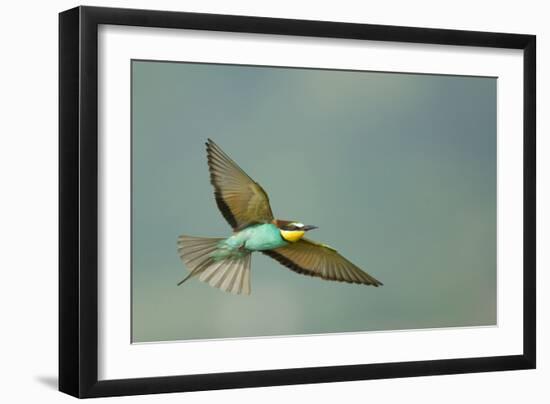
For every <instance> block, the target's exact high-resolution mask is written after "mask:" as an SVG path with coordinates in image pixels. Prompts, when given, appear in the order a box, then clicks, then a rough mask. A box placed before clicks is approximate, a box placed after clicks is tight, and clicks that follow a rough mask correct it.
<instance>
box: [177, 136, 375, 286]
mask: <svg viewBox="0 0 550 404" xmlns="http://www.w3.org/2000/svg"><path fill="white" fill-rule="evenodd" d="M206 154H207V159H208V168H209V170H210V182H211V183H212V185H213V186H214V196H215V198H216V203H217V205H218V208H219V209H220V211H221V213H222V215H223V216H224V217H225V219H226V220H227V221H228V222H229V224H230V225H231V227H232V228H233V235H232V236H230V237H227V238H206V237H191V236H183V235H182V236H179V238H178V253H179V256H180V257H181V259H182V260H183V262H184V263H185V265H186V266H187V268H188V270H189V271H190V273H189V275H187V277H185V279H183V280H182V281H181V282H180V283H178V285H181V284H182V283H183V282H185V281H186V280H187V279H189V278H191V277H193V276H198V277H199V280H201V281H203V282H207V283H208V284H210V285H211V286H214V287H216V288H219V289H221V290H223V291H225V292H231V293H234V294H241V293H242V294H247V295H248V294H250V258H251V256H252V253H253V252H254V251H260V252H262V253H264V254H266V255H268V256H270V257H271V258H274V259H276V260H277V261H279V262H280V263H281V264H283V265H285V266H287V267H288V268H290V269H291V270H293V271H295V272H297V273H300V274H304V275H310V276H315V277H319V278H322V279H326V280H331V281H343V282H349V283H359V284H364V285H373V286H378V285H382V283H381V282H379V281H377V280H376V279H374V278H373V277H372V276H370V275H369V274H367V273H365V272H363V271H362V270H361V269H359V268H358V267H357V266H355V265H354V264H352V263H351V262H350V261H348V260H347V259H346V258H344V257H342V256H341V255H340V254H338V252H337V251H336V250H335V249H334V248H332V247H329V246H327V245H325V244H321V243H316V242H315V241H311V240H308V239H306V238H304V234H305V233H306V232H307V231H309V230H312V229H315V228H316V226H311V225H304V224H302V223H300V222H297V221H291V220H278V219H275V218H274V217H273V212H272V211H271V206H270V205H269V198H268V196H267V193H266V192H265V191H264V189H263V188H262V187H261V186H260V184H258V183H257V182H255V181H254V180H253V179H252V178H250V177H249V176H248V175H247V174H246V173H245V172H244V171H243V170H242V169H241V168H240V167H239V166H238V165H237V164H236V163H235V162H234V161H233V160H231V158H230V157H229V156H228V155H227V154H225V153H224V152H223V150H222V149H221V148H220V147H219V146H218V145H217V144H216V143H214V142H213V141H212V140H211V139H208V142H207V143H206Z"/></svg>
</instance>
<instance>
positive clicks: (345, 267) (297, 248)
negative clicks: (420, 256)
mask: <svg viewBox="0 0 550 404" xmlns="http://www.w3.org/2000/svg"><path fill="white" fill-rule="evenodd" d="M262 252H263V253H264V254H266V255H269V256H270V257H271V258H274V259H276V260H277V261H279V262H280V263H281V264H283V265H285V266H287V267H288V268H290V269H292V270H293V271H295V272H298V273H300V274H304V275H310V276H316V277H319V278H322V279H326V280H330V281H341V282H349V283H361V284H364V285H373V286H379V285H382V282H380V281H378V280H376V279H374V278H373V277H372V276H370V275H369V274H367V273H366V272H364V271H362V270H361V269H359V268H358V267H357V266H355V265H354V264H352V263H351V262H350V261H348V260H347V259H346V258H344V257H342V256H341V255H340V254H338V252H337V251H336V250H335V249H333V248H331V247H329V246H327V245H324V244H320V243H316V242H314V241H311V240H308V239H305V238H304V239H301V240H299V241H297V242H296V243H291V244H289V245H287V246H285V247H280V248H276V249H274V250H268V251H262Z"/></svg>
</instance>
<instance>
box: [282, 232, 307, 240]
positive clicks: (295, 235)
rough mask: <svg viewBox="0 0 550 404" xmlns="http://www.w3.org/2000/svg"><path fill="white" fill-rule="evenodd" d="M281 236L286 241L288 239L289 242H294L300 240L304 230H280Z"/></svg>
mask: <svg viewBox="0 0 550 404" xmlns="http://www.w3.org/2000/svg"><path fill="white" fill-rule="evenodd" d="M280 231H281V236H282V237H283V239H285V240H286V241H290V242H291V243H295V242H296V241H298V240H300V239H301V238H302V237H304V234H305V231H303V230H280Z"/></svg>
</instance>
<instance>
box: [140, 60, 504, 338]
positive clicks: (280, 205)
mask: <svg viewBox="0 0 550 404" xmlns="http://www.w3.org/2000/svg"><path fill="white" fill-rule="evenodd" d="M208 137H210V138H212V139H213V140H215V141H216V142H217V143H218V144H219V145H220V146H221V147H222V148H223V149H224V150H225V151H226V153H227V154H229V155H230V156H231V157H232V158H233V159H234V160H235V161H236V162H237V163H238V164H239V165H240V166H241V167H242V168H243V169H244V170H245V171H246V172H247V173H248V174H249V175H250V176H251V177H252V178H254V179H255V180H256V181H258V182H259V183H260V184H261V185H262V186H263V187H264V188H265V189H266V191H267V192H268V193H269V196H270V199H271V203H272V208H273V212H274V213H275V216H276V217H279V218H282V219H293V220H300V221H302V222H304V223H308V224H315V225H318V226H319V229H318V230H315V231H314V232H312V233H311V234H310V237H311V238H313V239H315V240H319V241H322V242H325V243H328V244H330V245H332V246H334V247H336V248H337V249H338V250H339V252H340V253H342V254H343V255H344V256H346V257H347V258H348V259H350V260H351V261H353V262H354V263H355V264H357V265H358V266H360V267H361V268H363V269H364V270H366V271H367V272H369V273H370V274H372V275H373V276H374V277H376V278H377V279H379V280H381V281H382V282H383V283H384V286H382V287H380V288H373V287H368V286H362V285H350V284H341V283H337V282H327V281H322V280H319V279H315V278H311V277H306V276H303V275H299V274H296V273H294V272H292V271H290V270H289V269H287V268H286V267H283V266H281V265H280V264H279V263H277V262H276V261H273V260H271V259H270V258H268V257H266V256H263V255H262V254H255V255H254V256H253V258H252V294H251V295H250V296H234V295H231V294H227V293H224V292H221V291H220V290H218V289H215V288H211V287H209V286H208V285H207V284H204V283H202V282H199V281H198V280H190V281H188V282H186V283H185V284H183V285H182V286H180V287H177V286H176V284H177V282H178V281H180V280H181V279H182V278H183V277H184V276H185V275H186V273H187V271H186V270H185V268H184V266H183V264H182V263H181V262H180V260H179V257H178V254H177V251H176V239H177V237H178V235H180V234H188V235H197V236H212V237H219V236H228V235H230V233H231V229H230V227H229V225H228V224H227V223H226V222H225V220H224V219H223V217H222V215H221V214H220V213H219V211H218V209H217V207H216V204H215V202H214V198H213V191H212V186H211V185H210V183H209V176H208V169H207V164H206V158H205V148H204V142H205V140H206V139H207V138H208ZM132 185H133V190H132V203H133V217H132V225H133V232H132V275H133V280H132V282H133V285H132V292H133V301H132V324H133V330H132V333H133V341H134V342H145V341H161V340H183V339H197V338H223V337H243V336H268V335H285V334H292V335H294V334H310V333H329V332H347V331H368V330H394V329H411V328H426V327H430V328H431V327H450V326H476V325H492V324H495V323H496V79H494V78H481V77H457V76H437V75H413V74H395V73H376V72H345V71H330V70H312V69H291V68H271V67H252V66H231V65H210V64H191V63H167V62H149V61H133V62H132Z"/></svg>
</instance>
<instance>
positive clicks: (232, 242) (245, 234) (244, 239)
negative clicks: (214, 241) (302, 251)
mask: <svg viewBox="0 0 550 404" xmlns="http://www.w3.org/2000/svg"><path fill="white" fill-rule="evenodd" d="M222 244H223V245H224V246H227V247H229V248H231V249H242V248H244V249H245V250H247V251H250V252H253V251H264V250H273V249H275V248H279V247H284V246H286V245H288V241H285V240H284V239H283V237H282V236H281V232H280V230H279V228H278V227H277V226H275V225H274V224H273V223H263V224H254V225H251V226H248V227H247V228H245V229H243V230H241V231H239V232H237V233H235V234H233V235H232V236H231V237H229V238H227V239H225V240H224V241H223V242H222Z"/></svg>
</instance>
